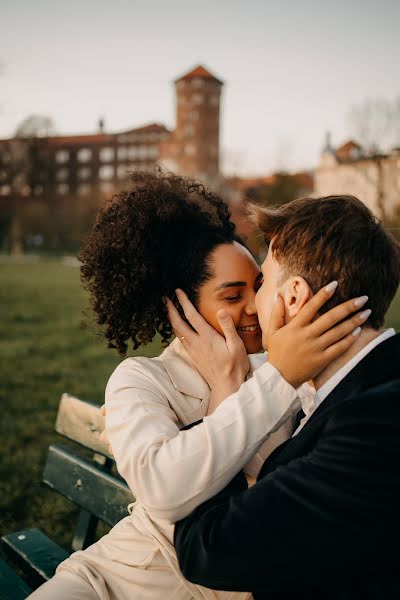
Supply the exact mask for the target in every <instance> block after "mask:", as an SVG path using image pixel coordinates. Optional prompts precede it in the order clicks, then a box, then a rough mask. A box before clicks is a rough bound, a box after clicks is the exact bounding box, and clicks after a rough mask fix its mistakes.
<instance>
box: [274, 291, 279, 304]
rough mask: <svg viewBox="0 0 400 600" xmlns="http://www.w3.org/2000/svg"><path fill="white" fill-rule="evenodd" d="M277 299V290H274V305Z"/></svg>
mask: <svg viewBox="0 0 400 600" xmlns="http://www.w3.org/2000/svg"><path fill="white" fill-rule="evenodd" d="M277 300H278V292H275V295H274V305H275V304H276V301H277Z"/></svg>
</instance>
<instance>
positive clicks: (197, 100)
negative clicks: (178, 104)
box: [192, 94, 204, 104]
mask: <svg viewBox="0 0 400 600" xmlns="http://www.w3.org/2000/svg"><path fill="white" fill-rule="evenodd" d="M192 99H193V102H194V104H203V102H204V96H203V94H193V98H192Z"/></svg>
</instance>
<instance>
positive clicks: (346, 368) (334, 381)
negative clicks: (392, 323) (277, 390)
mask: <svg viewBox="0 0 400 600" xmlns="http://www.w3.org/2000/svg"><path fill="white" fill-rule="evenodd" d="M393 335H396V332H395V330H394V329H385V330H384V331H383V332H382V333H381V334H380V335H378V336H377V337H376V338H375V339H373V340H372V342H370V343H369V344H367V345H366V346H365V347H364V348H363V349H362V350H360V352H358V353H357V354H356V355H355V356H353V358H351V359H350V360H349V361H348V362H347V363H346V364H345V365H343V367H342V368H341V369H339V370H338V371H337V372H336V373H335V374H334V375H332V377H331V378H330V379H328V381H326V382H325V383H324V385H323V386H321V387H320V388H319V390H317V393H316V396H315V408H316V409H317V408H318V406H319V405H320V404H321V403H322V402H323V401H324V400H325V398H326V397H327V396H328V395H329V394H330V393H331V392H332V390H333V389H334V388H335V387H336V386H337V385H338V384H339V383H340V382H341V381H342V379H344V378H345V377H346V375H348V374H349V373H350V371H352V370H353V369H354V367H355V366H356V365H358V363H359V362H361V361H362V359H363V358H364V357H365V356H367V354H369V353H370V352H371V350H373V349H374V348H375V347H376V346H378V344H381V343H382V342H384V341H385V340H387V339H388V338H390V337H392V336H393Z"/></svg>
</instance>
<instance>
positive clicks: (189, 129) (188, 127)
mask: <svg viewBox="0 0 400 600" xmlns="http://www.w3.org/2000/svg"><path fill="white" fill-rule="evenodd" d="M193 135H194V126H193V125H192V124H191V123H189V125H186V127H185V137H186V138H189V137H192V136H193Z"/></svg>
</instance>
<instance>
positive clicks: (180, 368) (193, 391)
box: [160, 338, 210, 400]
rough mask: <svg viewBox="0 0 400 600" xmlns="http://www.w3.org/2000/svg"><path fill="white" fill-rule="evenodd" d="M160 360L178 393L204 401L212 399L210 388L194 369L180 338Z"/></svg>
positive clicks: (172, 343) (167, 349) (171, 344)
mask: <svg viewBox="0 0 400 600" xmlns="http://www.w3.org/2000/svg"><path fill="white" fill-rule="evenodd" d="M160 359H161V361H162V363H163V365H164V368H165V370H166V371H167V373H168V376H169V378H170V379H171V382H172V385H173V386H174V388H175V389H176V390H177V391H178V392H181V393H182V394H185V395H186V396H193V397H194V398H200V399H202V400H208V399H209V398H210V388H209V387H208V385H207V383H206V381H205V380H204V379H203V377H202V376H201V375H200V373H199V372H198V371H197V369H196V368H195V367H194V365H193V363H192V361H191V359H190V357H189V355H188V353H187V352H186V350H185V349H184V347H183V345H182V343H181V341H180V340H179V339H178V338H175V339H174V340H173V341H172V342H171V343H170V345H169V346H168V348H166V349H165V350H164V352H162V354H160Z"/></svg>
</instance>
